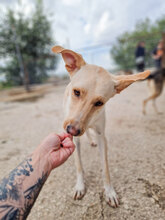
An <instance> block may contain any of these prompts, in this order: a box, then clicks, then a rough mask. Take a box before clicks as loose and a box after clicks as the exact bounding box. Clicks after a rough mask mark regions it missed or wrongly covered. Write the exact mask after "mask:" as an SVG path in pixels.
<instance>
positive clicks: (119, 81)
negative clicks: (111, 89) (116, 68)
mask: <svg viewBox="0 0 165 220" xmlns="http://www.w3.org/2000/svg"><path fill="white" fill-rule="evenodd" d="M149 75H150V71H149V70H147V71H145V72H142V73H137V74H134V75H121V76H114V81H115V89H116V92H117V93H120V92H121V91H122V90H123V89H125V88H127V87H128V86H129V85H131V84H132V83H134V82H136V81H138V80H143V79H146V78H147V77H148V76H149Z"/></svg>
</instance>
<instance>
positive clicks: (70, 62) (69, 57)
mask: <svg viewBox="0 0 165 220" xmlns="http://www.w3.org/2000/svg"><path fill="white" fill-rule="evenodd" d="M52 51H53V52H54V53H61V54H62V57H63V60H64V62H65V68H66V69H67V71H68V72H69V74H70V76H71V77H72V76H73V74H74V73H75V72H76V71H77V70H79V69H80V68H81V66H83V65H85V64H86V63H85V61H84V60H83V58H82V56H81V55H80V54H78V53H76V52H74V51H72V50H68V49H64V48H63V47H61V46H54V47H53V48H52Z"/></svg>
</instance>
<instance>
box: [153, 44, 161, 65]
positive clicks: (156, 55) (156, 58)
mask: <svg viewBox="0 0 165 220" xmlns="http://www.w3.org/2000/svg"><path fill="white" fill-rule="evenodd" d="M162 56H163V42H162V41H160V42H159V43H158V45H157V47H156V48H155V49H154V50H153V52H152V57H153V59H154V61H155V67H156V69H160V68H161V61H162Z"/></svg>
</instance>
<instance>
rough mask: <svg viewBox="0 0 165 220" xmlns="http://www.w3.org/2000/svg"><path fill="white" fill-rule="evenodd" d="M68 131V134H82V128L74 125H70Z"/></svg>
mask: <svg viewBox="0 0 165 220" xmlns="http://www.w3.org/2000/svg"><path fill="white" fill-rule="evenodd" d="M66 131H67V133H68V134H71V135H73V136H78V135H79V134H80V129H76V128H75V127H74V126H72V125H68V126H67V128H66Z"/></svg>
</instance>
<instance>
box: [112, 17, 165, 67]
mask: <svg viewBox="0 0 165 220" xmlns="http://www.w3.org/2000/svg"><path fill="white" fill-rule="evenodd" d="M164 31H165V16H163V17H162V18H161V19H159V20H157V21H156V22H155V23H154V24H152V23H151V22H150V20H149V19H146V20H145V21H142V22H138V23H137V24H136V26H135V30H134V31H132V32H126V33H124V34H122V35H121V36H119V37H118V38H117V42H116V43H115V44H114V45H113V47H112V49H111V55H112V57H113V59H114V61H115V63H116V64H117V66H118V67H119V68H121V69H123V70H128V69H131V68H134V67H135V49H136V46H137V43H138V42H139V41H144V42H145V48H146V58H145V61H146V65H147V66H152V65H153V60H152V56H151V54H152V51H153V49H154V48H155V47H156V45H157V43H158V42H159V40H160V39H161V37H162V32H164Z"/></svg>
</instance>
